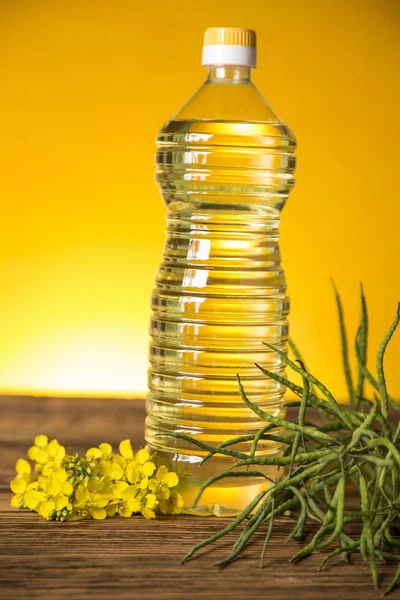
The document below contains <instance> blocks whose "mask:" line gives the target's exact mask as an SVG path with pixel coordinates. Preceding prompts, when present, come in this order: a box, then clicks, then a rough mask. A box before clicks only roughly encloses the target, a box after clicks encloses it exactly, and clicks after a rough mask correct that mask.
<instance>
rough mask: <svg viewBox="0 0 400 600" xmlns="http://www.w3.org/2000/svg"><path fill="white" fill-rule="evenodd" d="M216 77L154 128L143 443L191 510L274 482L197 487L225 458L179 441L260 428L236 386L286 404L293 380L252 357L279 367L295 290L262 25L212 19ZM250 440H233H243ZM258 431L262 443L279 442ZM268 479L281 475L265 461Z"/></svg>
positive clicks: (240, 500) (232, 509) (208, 38)
mask: <svg viewBox="0 0 400 600" xmlns="http://www.w3.org/2000/svg"><path fill="white" fill-rule="evenodd" d="M203 65H204V66H206V67H207V68H208V77H207V80H206V81H205V82H204V84H203V85H202V86H201V87H200V88H199V90H198V91H197V92H196V93H195V94H194V95H193V96H192V97H191V98H190V99H189V100H188V102H187V103H186V104H184V106H183V107H182V108H181V109H180V110H179V111H178V112H177V113H176V114H175V115H174V116H173V117H172V118H171V119H170V120H169V121H168V122H167V123H166V124H165V126H164V127H163V128H162V129H161V131H160V133H159V135H158V138H157V159H156V163H157V174H156V179H157V181H158V184H159V186H160V190H161V194H162V196H163V198H164V201H165V204H166V206H167V232H166V236H167V237H166V243H165V247H164V252H163V257H162V263H161V265H160V267H159V270H158V274H157V279H156V286H155V290H154V293H153V297H152V311H153V316H152V321H151V328H150V335H151V338H152V339H151V345H150V370H149V394H148V398H147V419H146V442H147V445H148V448H149V449H150V450H151V451H152V452H156V455H157V458H158V460H159V461H160V462H162V463H167V464H169V465H170V466H171V468H174V469H175V470H177V472H178V474H179V475H180V479H181V492H182V494H183V497H184V501H185V510H186V512H189V513H192V514H202V515H208V514H216V515H231V514H236V513H237V512H238V511H240V510H241V509H243V507H244V506H246V505H247V504H248V502H249V501H250V500H252V499H253V498H254V496H255V494H257V493H258V492H259V491H260V490H262V489H264V488H265V486H266V485H268V483H266V482H267V480H266V479H264V478H249V477H239V478H236V477H235V478H227V479H224V480H222V481H221V482H219V483H217V484H215V485H213V486H212V487H210V488H208V489H207V490H206V491H205V492H204V493H203V495H202V496H201V498H200V501H199V503H198V504H197V506H196V508H193V507H192V504H193V500H194V497H195V495H196V492H197V491H198V489H199V486H200V485H201V484H202V483H203V482H204V481H205V480H206V479H207V478H208V477H210V476H213V475H216V474H217V473H220V472H221V471H222V470H224V469H225V468H226V467H228V466H230V465H231V464H232V462H233V460H234V459H231V458H230V457H227V456H222V455H218V456H215V457H213V458H212V459H210V460H208V461H207V462H206V463H204V465H203V466H202V465H201V461H202V459H203V458H204V456H205V455H206V454H207V452H206V451H203V450H201V449H199V448H198V447H195V446H194V445H193V444H190V443H187V442H185V441H182V440H180V439H176V438H174V437H171V436H170V435H169V434H170V433H171V432H180V433H184V434H188V435H190V436H193V437H195V438H196V439H198V440H200V441H202V442H206V443H208V444H213V445H217V444H220V443H221V442H223V441H226V440H229V439H231V438H233V437H236V436H239V435H245V434H254V433H255V432H256V431H257V430H258V429H259V427H260V421H259V420H258V418H257V417H256V416H255V414H254V413H253V412H252V411H250V410H249V409H247V407H246V406H245V405H244V403H243V402H242V400H241V398H240V396H239V392H238V382H237V374H239V375H240V377H241V381H242V383H243V386H244V388H245V390H246V393H247V395H248V397H249V398H250V400H252V401H253V402H255V403H256V404H258V405H259V406H260V407H261V408H263V409H265V410H266V411H267V412H269V413H271V414H274V415H277V416H279V415H281V416H282V415H283V414H284V409H283V407H282V405H283V395H284V392H285V389H284V387H283V386H281V385H279V384H277V383H276V382H274V381H272V380H270V379H267V378H266V377H265V376H263V375H262V373H261V372H260V371H259V370H258V369H257V367H256V366H255V363H259V364H261V365H263V366H265V367H266V368H268V369H271V370H274V371H275V372H276V373H280V374H283V373H284V367H283V365H282V361H281V359H280V358H279V356H278V355H277V354H276V353H274V352H273V351H272V350H271V349H269V348H268V347H266V346H265V345H263V342H269V343H271V344H275V345H277V346H278V347H280V348H281V349H285V347H286V345H285V344H286V340H287V336H288V323H287V315H288V311H289V299H288V296H287V293H286V282H285V276H284V273H283V270H282V268H281V260H280V253H279V246H278V240H279V222H280V211H281V209H282V208H283V206H284V204H285V202H286V200H287V198H288V194H289V192H290V190H291V188H292V186H293V184H294V175H293V173H294V168H295V157H294V150H295V146H296V141H295V138H294V136H293V134H292V133H291V131H290V130H289V129H288V127H287V126H286V125H285V123H284V122H283V121H282V120H281V118H280V117H279V116H278V115H277V114H276V112H275V111H274V110H273V109H272V108H271V106H270V105H269V104H268V102H267V101H266V100H265V99H264V98H263V96H262V95H261V94H260V92H259V91H258V90H257V88H256V87H255V86H254V84H253V83H252V82H251V78H250V72H251V68H252V67H255V66H256V34H255V32H254V31H252V30H246V29H239V28H232V27H227V28H222V27H218V28H211V29H207V30H206V33H205V38H204V46H203ZM250 446H251V442H242V443H240V444H237V445H236V446H233V448H235V449H237V450H240V451H245V452H249V450H250ZM279 451H280V448H279V445H277V444H276V443H275V442H271V441H265V440H264V441H260V442H259V444H258V448H257V455H268V454H271V453H275V452H279ZM264 472H265V473H266V474H267V475H269V476H270V477H277V476H279V475H278V474H277V473H276V472H273V471H272V470H271V468H267V469H265V468H264Z"/></svg>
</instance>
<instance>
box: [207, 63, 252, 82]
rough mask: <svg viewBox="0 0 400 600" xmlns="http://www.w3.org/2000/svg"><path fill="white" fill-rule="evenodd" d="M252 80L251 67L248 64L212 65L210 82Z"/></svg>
mask: <svg viewBox="0 0 400 600" xmlns="http://www.w3.org/2000/svg"><path fill="white" fill-rule="evenodd" d="M250 80H251V68H250V67H248V66H247V65H210V66H209V67H208V78H207V82H208V83H247V82H249V81H250Z"/></svg>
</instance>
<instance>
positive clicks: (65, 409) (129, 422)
mask: <svg viewBox="0 0 400 600" xmlns="http://www.w3.org/2000/svg"><path fill="white" fill-rule="evenodd" d="M0 411H1V412H0V414H1V415H2V417H1V420H0V452H1V461H0V485H1V488H0V535H1V539H2V542H3V543H2V544H1V547H0V597H1V598H2V599H4V600H9V599H10V600H13V599H25V598H29V599H39V598H40V599H41V600H43V599H45V600H46V599H47V598H57V599H58V598H60V599H62V600H63V599H64V598H69V599H72V600H81V599H82V600H83V599H86V598H92V597H93V598H99V599H103V598H104V599H108V598H113V599H115V600H124V599H136V598H137V599H138V600H156V599H157V600H159V599H165V600H191V599H194V600H196V599H200V598H201V599H206V600H222V599H223V600H225V599H226V598H229V597H230V598H235V599H243V600H248V599H249V600H252V599H254V600H258V599H261V598H262V599H263V600H265V598H268V597H269V598H272V599H273V600H288V599H291V598H293V597H294V596H296V597H297V598H300V599H307V600H317V599H320V598H324V599H328V600H330V599H332V600H334V599H335V600H337V598H341V599H350V598H351V599H354V598H363V599H366V600H367V599H369V598H371V599H372V598H377V597H379V594H378V593H377V592H376V591H374V590H373V588H372V582H371V577H370V574H369V567H368V565H367V564H366V563H364V562H363V561H362V560H361V559H359V558H357V559H356V560H355V563H354V564H351V565H343V564H342V563H340V562H339V561H336V562H332V565H331V566H330V567H329V568H327V569H326V570H324V571H321V572H318V565H319V563H320V560H321V556H322V555H313V556H311V557H310V558H309V559H307V560H306V561H304V562H302V563H301V564H299V565H290V564H288V560H289V558H290V556H292V555H293V553H294V552H295V551H296V550H297V549H298V548H299V545H298V544H297V543H296V542H294V541H292V542H289V543H288V544H285V540H286V538H287V536H288V534H289V532H290V531H291V527H292V524H291V522H290V520H288V519H287V518H281V519H280V520H279V526H278V527H277V529H276V533H274V536H273V538H272V540H271V545H270V548H269V550H268V554H267V556H266V561H265V568H264V569H263V570H260V569H259V553H260V550H261V547H262V542H263V534H262V533H261V532H259V533H257V534H256V535H255V536H254V541H253V543H252V544H251V545H250V546H249V548H248V549H247V550H246V553H245V556H244V557H243V558H241V559H239V560H237V561H236V562H235V563H234V564H233V565H231V566H230V567H228V568H226V569H219V568H217V567H213V566H212V565H213V564H214V563H215V562H216V561H217V560H220V559H221V558H223V557H224V556H226V554H227V553H228V552H229V551H230V548H231V547H232V543H233V541H234V539H235V534H233V533H232V534H230V535H229V536H228V537H227V538H224V539H223V540H221V541H220V542H219V543H217V544H215V546H214V547H213V549H212V550H211V549H208V550H207V551H203V552H202V553H200V554H199V557H198V558H197V559H196V560H193V561H191V562H189V563H188V564H186V565H180V560H181V558H182V557H183V555H184V554H185V553H186V552H187V551H188V550H189V549H190V547H191V546H192V545H193V544H194V543H196V542H198V541H200V540H202V539H204V538H205V537H207V536H209V535H212V534H214V533H216V532H217V531H219V529H221V528H222V527H223V526H225V524H226V522H227V521H226V520H222V519H218V518H216V517H212V518H199V517H188V516H179V517H160V518H157V519H156V520H154V521H146V520H145V519H144V518H142V517H132V518H130V519H123V518H118V519H109V520H107V521H83V522H78V523H54V522H47V521H45V520H44V519H42V518H40V517H39V516H37V515H35V514H33V513H29V512H27V511H18V510H16V509H13V508H11V507H10V505H9V500H10V493H9V492H8V482H9V480H10V479H11V477H12V476H13V469H14V464H15V460H16V459H17V458H18V457H19V456H21V455H22V454H23V453H24V452H25V451H26V449H27V447H28V446H29V445H30V444H31V441H32V438H33V436H34V435H35V434H37V433H38V432H45V433H48V434H49V435H50V436H54V437H57V438H58V439H59V441H60V442H61V443H63V444H65V445H67V446H68V445H71V446H73V447H74V448H75V447H76V448H78V449H80V450H83V449H84V447H85V446H88V445H94V444H98V443H99V442H101V441H106V440H107V441H110V442H111V443H113V444H115V445H116V444H117V443H118V441H120V440H121V439H123V438H126V437H130V438H131V439H132V441H133V443H134V445H135V446H139V445H140V444H141V443H142V442H143V419H144V406H143V402H141V401H121V400H85V399H80V400H50V399H29V398H0ZM380 568H381V565H380ZM392 572H393V566H391V565H389V564H386V565H383V568H382V583H383V584H387V583H388V581H389V578H390V574H391V573H392ZM393 597H394V598H395V597H399V592H396V593H395V594H394V596H393Z"/></svg>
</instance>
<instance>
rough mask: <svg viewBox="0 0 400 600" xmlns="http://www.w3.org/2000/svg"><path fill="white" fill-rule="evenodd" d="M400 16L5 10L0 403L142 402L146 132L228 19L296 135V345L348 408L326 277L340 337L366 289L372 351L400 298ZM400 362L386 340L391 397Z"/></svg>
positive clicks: (329, 5) (319, 10) (154, 235)
mask: <svg viewBox="0 0 400 600" xmlns="http://www.w3.org/2000/svg"><path fill="white" fill-rule="evenodd" d="M399 13H400V11H399V7H398V4H397V2H396V0H393V1H390V0H371V1H367V0H359V1H357V0H350V1H349V0H346V1H343V2H342V1H339V0H337V1H333V2H321V1H320V0H315V1H311V0H308V1H307V0H305V1H299V0H286V1H285V2H269V1H267V0H249V1H248V2H243V0H220V1H219V2H215V1H214V0H202V2H188V1H187V0H186V1H183V0H176V1H175V2H173V3H170V2H165V1H163V2H161V1H158V0H153V1H149V2H143V1H140V2H139V1H137V0H113V1H112V2H111V1H108V2H106V1H101V0H68V2H64V1H62V0H49V1H43V0H35V1H33V0H14V1H12V0H2V2H1V3H0V72H1V76H0V88H1V89H0V92H1V93H0V132H1V150H0V153H1V156H0V164H1V170H0V194H1V219H0V283H1V288H0V392H3V393H5V392H13V393H17V392H20V393H21V392H29V393H34V394H61V395H63V394H64V395H65V394H71V393H76V394H89V395H97V394H101V395H118V396H131V395H135V394H139V393H142V392H143V391H144V390H145V386H146V367H147V327H148V320H149V314H150V313H149V299H150V293H151V289H152V286H153V281H154V276H155V272H156V268H157V265H158V261H159V258H160V255H161V251H162V244H163V237H164V206H163V202H162V200H161V198H160V197H159V195H158V191H157V188H156V185H155V183H154V179H153V177H154V163H153V161H154V158H153V157H154V138H155V135H156V132H157V130H158V129H159V128H160V127H161V126H162V125H163V122H164V121H166V120H167V119H168V118H169V117H170V116H171V115H172V114H173V113H174V112H175V111H176V110H177V109H178V108H179V106H180V105H181V104H182V103H183V102H184V101H185V100H186V99H187V98H188V97H189V95H190V94H191V93H192V92H193V91H194V90H195V89H196V88H197V87H198V86H199V85H200V84H201V82H202V80H203V79H204V77H205V73H204V71H203V70H202V68H201V66H200V54H201V44H202V35H203V31H204V29H205V28H206V27H208V26H215V25H234V26H244V27H252V28H255V29H256V30H257V34H258V41H259V54H258V57H259V58H258V65H259V67H258V69H257V71H256V72H255V74H254V80H255V82H256V84H257V85H258V86H259V88H260V89H261V91H262V92H263V93H264V94H265V95H266V97H267V98H268V99H269V101H270V102H271V103H272V105H273V106H274V107H275V108H276V109H277V110H278V112H279V113H280V114H281V115H282V116H283V118H284V119H285V121H286V122H287V123H288V124H289V125H290V127H291V128H292V129H293V131H294V132H295V134H296V136H297V138H298V142H299V150H298V169H297V185H296V188H295V190H294V192H293V194H292V196H291V198H290V201H289V203H288V204H287V207H286V208H285V210H284V212H283V215H282V216H283V223H282V245H281V248H282V254H283V261H284V266H285V269H286V274H287V280H288V285H289V292H290V296H291V300H292V314H291V327H292V335H293V337H294V338H295V340H296V341H297V343H298V344H299V345H300V346H301V347H302V349H303V352H304V354H305V356H306V357H308V361H309V364H310V366H311V367H312V369H313V370H314V371H315V373H316V374H317V375H318V376H320V378H321V379H323V380H324V381H326V382H327V383H328V384H329V385H330V386H331V387H332V388H333V390H334V391H335V392H336V393H337V394H338V395H339V396H340V395H343V394H344V392H345V386H344V382H343V377H342V374H341V371H340V359H339V339H338V333H337V323H336V315H335V310H334V302H333V295H332V289H331V285H330V281H329V278H330V277H331V276H332V277H334V279H335V280H336V282H337V285H338V286H339V288H340V290H341V292H342V294H343V300H344V303H345V308H346V314H347V318H348V323H349V330H350V333H351V335H352V336H353V335H354V333H355V330H356V324H357V320H358V315H359V306H358V282H359V281H360V280H362V281H363V282H364V285H365V290H366V293H367V296H368V299H369V306H370V311H371V350H372V349H375V347H376V345H377V343H378V341H379V340H380V339H381V337H382V335H383V333H384V331H385V330H386V328H387V326H388V325H389V323H390V322H391V320H392V317H393V315H394V312H395V307H396V302H397V300H398V299H399V298H400V282H399V267H398V265H399V250H400V242H399V231H398V226H399V218H400V208H399V207H400V203H399V194H398V175H399V167H400V163H399V149H398V140H399V139H400V131H399V118H398V116H399V105H400V95H399V80H398V65H399V63H400V52H399V49H400V48H399V36H398V30H399ZM399 351H400V335H398V336H397V338H396V340H394V342H393V345H392V346H391V348H390V350H389V351H388V354H387V363H386V364H387V375H388V381H389V384H390V391H391V393H392V394H393V395H397V396H400V368H399ZM371 355H372V351H371ZM371 366H372V367H373V360H372V357H371Z"/></svg>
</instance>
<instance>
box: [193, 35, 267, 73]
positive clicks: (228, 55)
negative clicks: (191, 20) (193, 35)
mask: <svg viewBox="0 0 400 600" xmlns="http://www.w3.org/2000/svg"><path fill="white" fill-rule="evenodd" d="M256 63H257V42H256V32H255V31H253V30H252V29H241V28H240V27H210V28H209V29H206V32H205V34H204V44H203V57H202V63H201V64H202V65H203V66H206V65H245V66H248V67H255V66H256Z"/></svg>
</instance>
